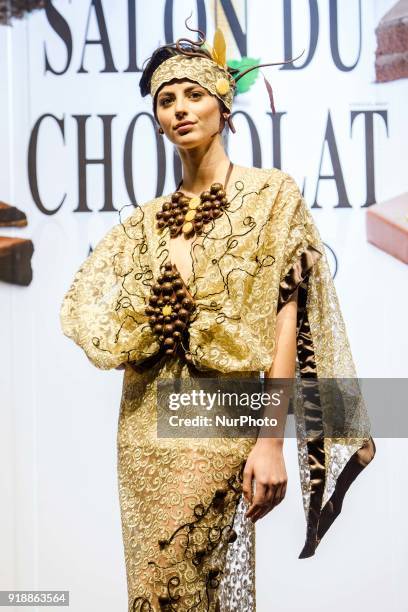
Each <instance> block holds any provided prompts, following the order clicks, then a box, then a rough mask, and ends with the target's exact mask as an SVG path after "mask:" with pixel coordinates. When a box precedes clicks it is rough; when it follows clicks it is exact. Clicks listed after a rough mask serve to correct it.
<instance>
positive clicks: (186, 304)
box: [182, 297, 194, 310]
mask: <svg viewBox="0 0 408 612" xmlns="http://www.w3.org/2000/svg"><path fill="white" fill-rule="evenodd" d="M182 305H183V306H184V308H186V309H187V310H191V309H192V308H193V306H194V303H193V300H192V299H191V298H189V297H185V298H184V300H183V301H182Z"/></svg>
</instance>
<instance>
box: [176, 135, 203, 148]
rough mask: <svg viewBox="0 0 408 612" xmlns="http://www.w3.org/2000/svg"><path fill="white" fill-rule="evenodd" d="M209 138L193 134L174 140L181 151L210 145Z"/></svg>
mask: <svg viewBox="0 0 408 612" xmlns="http://www.w3.org/2000/svg"><path fill="white" fill-rule="evenodd" d="M208 141H209V138H208V137H207V138H204V137H203V136H201V137H200V136H197V134H194V133H192V132H189V133H188V134H184V135H183V136H178V137H176V138H175V139H174V140H173V143H174V144H175V145H176V146H177V147H179V148H181V149H193V148H194V147H199V146H201V145H204V144H206V143H208Z"/></svg>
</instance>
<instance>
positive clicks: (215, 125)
mask: <svg viewBox="0 0 408 612" xmlns="http://www.w3.org/2000/svg"><path fill="white" fill-rule="evenodd" d="M156 115H157V119H158V121H159V123H160V125H161V127H162V128H163V130H164V133H165V134H166V136H167V137H168V138H169V140H171V142H173V143H174V144H175V145H176V146H178V147H182V148H186V149H191V148H193V147H196V146H199V145H201V144H204V143H206V142H208V141H210V140H211V139H212V138H214V136H215V135H216V134H218V133H219V131H220V128H221V127H222V124H221V125H220V117H221V114H220V105H219V103H218V98H216V97H215V96H213V95H211V94H210V93H209V92H208V91H207V89H205V88H204V87H201V85H198V84H197V83H193V82H191V81H187V80H184V81H178V82H173V83H167V84H166V85H164V86H163V87H162V89H160V91H159V93H158V95H157V99H156ZM183 124H185V125H183Z"/></svg>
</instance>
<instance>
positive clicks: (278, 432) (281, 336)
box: [257, 290, 297, 446]
mask: <svg viewBox="0 0 408 612" xmlns="http://www.w3.org/2000/svg"><path fill="white" fill-rule="evenodd" d="M296 322H297V290H296V291H295V292H294V294H293V295H292V297H291V299H290V300H289V301H288V302H287V303H286V304H285V305H284V306H283V307H282V308H281V310H280V311H279V313H278V315H277V318H276V342H275V350H274V355H273V360H272V365H271V367H270V369H269V370H268V371H266V372H265V379H288V385H287V386H285V385H284V384H280V385H279V387H280V389H278V388H277V387H276V385H275V384H274V383H273V382H272V381H270V383H269V384H268V380H266V381H265V388H266V392H267V393H268V392H269V394H270V396H271V397H272V394H273V393H274V392H275V393H276V392H277V391H278V390H283V393H282V394H281V401H280V404H279V406H273V407H271V408H269V407H267V408H266V410H265V412H264V416H267V415H268V412H269V414H270V416H271V417H273V418H275V419H277V421H278V424H277V426H276V428H274V430H273V433H271V429H270V427H261V428H260V430H259V435H258V440H257V444H260V445H264V444H269V445H278V446H279V445H283V439H284V431H285V424H286V417H287V413H288V406H289V400H290V391H291V389H292V381H293V379H294V377H295V371H296ZM277 382H278V381H277ZM282 387H284V388H283V389H282ZM268 408H269V409H268Z"/></svg>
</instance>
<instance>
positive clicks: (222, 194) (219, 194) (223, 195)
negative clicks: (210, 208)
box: [216, 189, 226, 200]
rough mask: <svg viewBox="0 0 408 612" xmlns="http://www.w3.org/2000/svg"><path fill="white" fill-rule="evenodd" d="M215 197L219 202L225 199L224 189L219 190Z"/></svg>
mask: <svg viewBox="0 0 408 612" xmlns="http://www.w3.org/2000/svg"><path fill="white" fill-rule="evenodd" d="M216 196H217V198H218V199H219V200H221V199H222V198H225V196H226V193H225V190H224V189H219V190H218V191H217V193H216Z"/></svg>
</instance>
